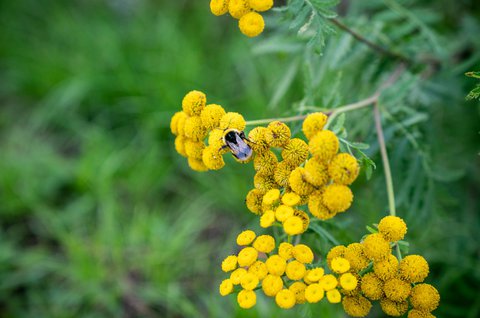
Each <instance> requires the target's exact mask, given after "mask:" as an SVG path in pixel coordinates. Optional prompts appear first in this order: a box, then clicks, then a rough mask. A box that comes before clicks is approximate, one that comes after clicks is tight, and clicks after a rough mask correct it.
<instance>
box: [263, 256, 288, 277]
mask: <svg viewBox="0 0 480 318" xmlns="http://www.w3.org/2000/svg"><path fill="white" fill-rule="evenodd" d="M265 264H266V265H267V269H268V272H269V273H270V274H272V275H276V276H282V275H283V273H285V268H286V267H287V261H286V260H285V259H284V258H283V257H280V256H279V255H277V254H275V255H272V256H270V257H269V258H268V259H267V261H266V262H265Z"/></svg>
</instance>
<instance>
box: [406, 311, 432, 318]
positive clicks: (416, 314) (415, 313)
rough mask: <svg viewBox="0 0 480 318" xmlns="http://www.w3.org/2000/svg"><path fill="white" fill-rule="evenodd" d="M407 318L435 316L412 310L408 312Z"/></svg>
mask: <svg viewBox="0 0 480 318" xmlns="http://www.w3.org/2000/svg"><path fill="white" fill-rule="evenodd" d="M408 318H435V316H434V315H432V314H431V313H430V312H428V311H424V310H418V309H412V310H410V311H409V312H408Z"/></svg>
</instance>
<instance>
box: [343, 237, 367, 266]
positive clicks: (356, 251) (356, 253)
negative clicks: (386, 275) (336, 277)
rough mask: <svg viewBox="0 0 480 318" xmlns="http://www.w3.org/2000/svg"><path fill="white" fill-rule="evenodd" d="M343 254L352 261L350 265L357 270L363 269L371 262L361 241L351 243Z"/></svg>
mask: <svg viewBox="0 0 480 318" xmlns="http://www.w3.org/2000/svg"><path fill="white" fill-rule="evenodd" d="M343 255H344V256H343V257H345V258H346V259H347V260H348V261H349V262H350V267H351V268H352V270H353V271H355V272H358V271H361V270H362V269H364V268H366V267H367V266H368V264H369V261H368V258H367V257H366V256H365V253H364V251H363V245H362V244H360V243H352V244H349V245H348V246H347V248H346V249H345V251H344V254H343Z"/></svg>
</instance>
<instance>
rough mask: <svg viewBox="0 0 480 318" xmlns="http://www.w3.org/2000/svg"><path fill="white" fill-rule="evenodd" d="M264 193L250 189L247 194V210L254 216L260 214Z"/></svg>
mask: <svg viewBox="0 0 480 318" xmlns="http://www.w3.org/2000/svg"><path fill="white" fill-rule="evenodd" d="M264 193H265V192H264V191H262V190H259V189H252V190H250V191H249V192H248V194H247V197H246V199H245V203H246V204H247V208H248V209H249V210H250V211H251V212H252V213H255V214H260V213H261V212H262V200H263V194H264Z"/></svg>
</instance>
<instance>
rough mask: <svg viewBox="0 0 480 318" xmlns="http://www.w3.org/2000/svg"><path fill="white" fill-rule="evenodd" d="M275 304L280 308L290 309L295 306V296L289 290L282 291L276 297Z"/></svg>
mask: <svg viewBox="0 0 480 318" xmlns="http://www.w3.org/2000/svg"><path fill="white" fill-rule="evenodd" d="M275 302H276V303H277V305H278V307H280V308H283V309H290V308H292V307H293V306H295V302H296V298H295V294H294V293H293V292H292V291H291V290H289V289H282V290H281V291H279V292H278V293H277V294H276V295H275Z"/></svg>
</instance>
